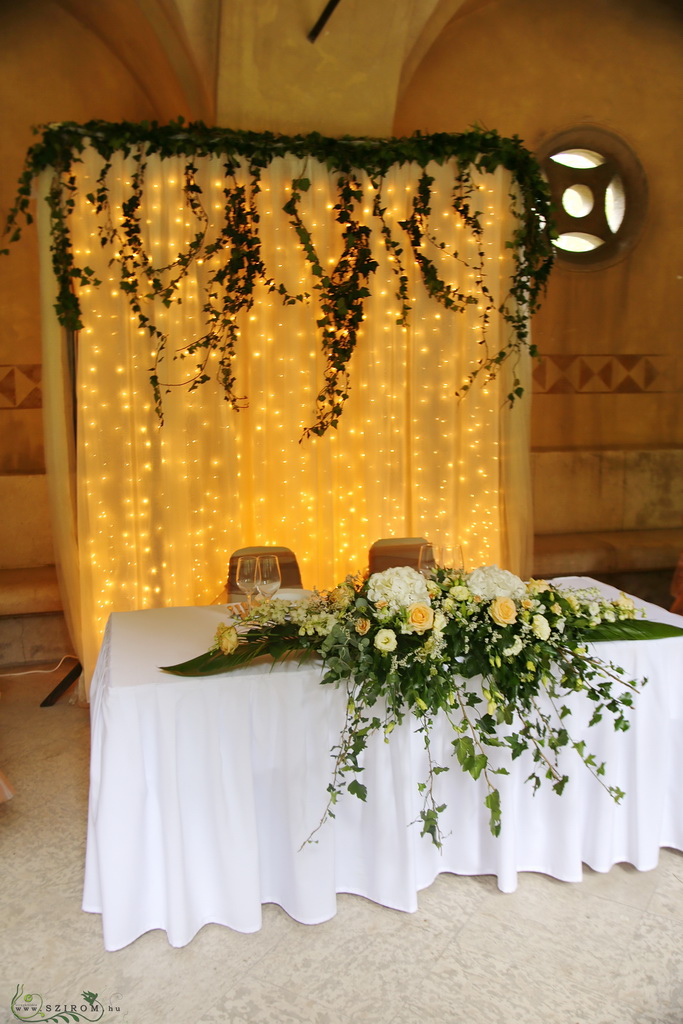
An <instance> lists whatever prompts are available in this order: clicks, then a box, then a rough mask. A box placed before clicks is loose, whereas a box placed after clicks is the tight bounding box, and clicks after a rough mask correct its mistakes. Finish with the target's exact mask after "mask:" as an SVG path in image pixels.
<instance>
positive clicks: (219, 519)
mask: <svg viewBox="0 0 683 1024" xmlns="http://www.w3.org/2000/svg"><path fill="white" fill-rule="evenodd" d="M37 176H40V181H41V189H42V192H43V194H44V197H45V199H46V203H45V204H42V203H41V204H39V215H40V217H41V218H42V220H43V234H44V236H45V239H46V241H47V240H49V261H50V263H51V267H52V271H53V276H52V279H51V280H49V279H48V277H47V276H46V275H45V278H44V280H45V291H44V295H45V301H46V303H47V302H48V301H50V302H52V301H53V302H54V308H55V310H56V312H57V322H58V323H59V324H61V325H62V326H63V327H64V328H67V330H68V331H71V332H78V370H77V387H76V393H77V406H78V444H77V449H78V469H77V473H76V484H75V488H74V492H75V498H74V504H77V506H78V509H77V528H76V530H75V531H73V533H72V536H75V537H76V541H75V545H73V544H72V547H73V546H75V547H76V548H77V549H78V561H79V569H78V578H79V581H80V585H79V591H80V605H81V622H80V628H79V626H78V615H77V614H76V613H75V614H74V616H73V622H74V626H73V633H74V635H75V637H78V636H79V635H80V636H83V637H84V638H88V637H89V638H90V639H85V640H84V642H83V643H84V647H85V653H84V659H85V660H84V663H85V664H86V667H87V664H88V663H90V664H92V662H93V660H94V656H95V654H96V651H97V646H98V643H99V638H100V635H101V631H102V628H103V625H104V622H105V621H106V617H107V615H108V613H109V611H110V610H116V609H124V608H129V607H146V606H152V605H155V604H171V603H176V604H177V603H193V602H201V601H206V600H207V599H208V600H210V599H211V596H212V594H215V593H216V592H217V591H218V590H219V589H220V581H221V580H222V579H223V578H224V575H225V566H226V562H227V558H228V556H229V554H230V551H231V550H233V549H234V548H235V547H239V546H241V545H242V544H246V543H284V544H287V545H288V546H292V547H294V548H295V550H297V554H298V555H299V557H300V561H301V562H302V569H303V571H304V582H305V584H307V585H314V584H316V585H330V584H332V583H334V582H336V579H337V576H338V575H339V574H340V573H341V575H343V573H344V572H346V571H348V570H351V569H355V568H358V567H359V564H360V565H362V564H363V563H364V561H366V559H367V554H366V552H367V545H368V544H369V543H371V542H372V541H373V540H376V539H378V537H380V536H388V535H391V534H397V535H408V534H412V533H425V534H426V535H429V537H430V539H433V540H434V541H435V542H437V541H442V542H450V543H458V542H463V541H465V542H466V544H467V546H468V549H469V550H468V552H467V554H468V559H469V560H470V561H472V562H474V561H501V562H504V563H506V564H507V567H509V568H513V569H517V570H520V568H521V566H520V564H519V562H520V559H521V558H522V557H523V556H522V555H521V554H520V545H519V544H517V546H516V545H515V542H514V541H513V540H512V539H511V537H512V534H514V529H513V530H512V531H511V530H510V522H511V521H512V519H513V518H514V515H515V514H516V515H517V516H518V519H519V518H520V517H519V512H520V506H519V504H518V502H517V499H516V498H515V497H514V495H515V493H517V494H520V493H521V492H522V491H523V490H524V487H525V486H528V480H526V481H524V472H525V470H524V466H523V463H524V457H525V456H526V454H527V452H526V449H524V441H525V435H524V428H523V427H522V430H521V434H519V436H518V437H517V440H516V441H514V443H513V433H511V431H512V432H514V429H515V427H514V424H515V422H518V423H520V424H521V423H523V422H524V414H520V413H519V411H518V409H517V407H516V408H515V409H514V410H510V409H509V408H508V409H507V410H505V409H504V408H503V406H505V405H507V406H508V407H509V406H511V405H512V404H514V403H515V399H516V398H518V397H520V396H521V394H522V392H523V390H524V384H525V375H526V374H527V373H528V359H529V356H530V355H533V354H534V349H533V346H532V344H531V342H530V338H529V316H530V315H531V313H533V311H534V310H535V308H536V307H537V305H538V302H539V298H540V295H541V293H542V291H543V288H544V286H545V283H546V281H547V277H548V274H549V272H550V268H551V265H552V248H551V242H550V229H549V224H550V214H549V206H548V193H547V190H546V186H545V183H544V182H543V179H542V177H541V175H540V171H539V169H538V166H537V164H536V163H535V161H534V159H533V157H532V156H531V155H530V154H529V153H528V152H527V151H526V150H525V149H524V147H523V146H522V145H521V144H520V142H519V140H518V139H516V138H513V139H502V138H500V137H499V136H498V134H497V133H495V132H491V131H480V130H473V131H471V132H468V133H465V134H463V135H445V134H444V135H432V136H419V135H418V136H414V137H412V138H410V139H393V140H386V141H381V140H369V139H357V140H354V139H340V140H334V139H326V138H323V137H322V136H319V135H315V134H314V135H309V136H300V137H293V138H286V137H282V136H275V135H270V134H254V133H248V132H246V133H244V132H230V131H224V130H221V129H212V128H207V127H205V126H204V125H201V124H192V125H187V126H186V125H184V124H183V123H182V122H178V123H173V124H170V125H166V126H158V125H156V124H152V125H148V124H109V123H105V122H89V123H88V124H85V125H75V124H58V125H51V126H48V127H47V128H45V129H43V130H42V136H41V139H40V141H39V142H38V143H36V145H34V146H33V147H32V148H31V150H30V151H29V154H28V157H27V162H26V167H25V170H24V173H23V175H22V178H21V179H20V183H19V194H18V198H17V202H16V204H15V206H14V208H13V209H12V211H10V215H9V221H8V228H9V231H10V237H11V240H13V241H15V240H17V238H18V237H19V235H20V227H19V220H20V218H21V217H25V218H26V219H27V220H30V217H31V214H30V197H31V193H32V189H33V180H34V178H36V177H37ZM44 255H45V257H46V259H47V245H46V246H45V250H44ZM44 319H45V323H46V327H45V347H46V351H45V357H44V359H45V363H46V365H52V366H53V367H54V366H55V365H56V364H58V365H59V366H63V361H62V360H61V359H56V357H55V349H60V351H61V344H60V339H59V336H58V332H57V331H56V330H55V326H56V323H55V320H54V317H53V316H52V317H50V316H46V317H44ZM145 381H146V383H145ZM475 384H476V386H475ZM217 389H218V392H219V393H220V394H221V395H222V397H223V398H224V399H225V402H223V403H221V402H216V391H217ZM183 390H187V391H189V392H190V395H189V396H188V397H187V398H186V399H185V400H184V401H182V402H181V400H180V398H181V395H180V392H182V391H183ZM57 393H58V394H60V395H61V394H62V391H61V389H60V386H59V383H58V382H57V381H56V382H55V384H54V386H53V400H54V404H55V405H56V406H58V407H59V415H58V417H57V419H60V418H61V419H62V420H63V418H64V417H63V412H64V410H63V407H62V404H61V399H60V401H57V400H56V399H55V394H57ZM462 396H465V397H464V398H463V397H462ZM460 399H462V400H460ZM521 404H522V405H525V404H526V403H521ZM46 405H47V406H48V407H49V406H50V400H48V399H47V397H46ZM330 427H332V428H335V429H333V430H332V431H330V430H329V428H330ZM51 430H55V425H54V423H53V424H52V427H51ZM61 432H62V434H63V432H64V430H63V428H62V431H61ZM46 440H47V439H46ZM520 440H521V444H520ZM292 442H293V445H294V446H293V447H292ZM181 449H182V451H181ZM522 449H523V450H522ZM63 453H64V446H62V456H61V457H62V458H63ZM190 456H193V457H190ZM472 459H473V460H474V461H472ZM468 460H469V461H468ZM515 460H517V462H518V465H517V467H516V468H515ZM54 468H55V469H56V468H57V467H54ZM477 475H479V476H482V475H483V478H484V479H485V481H486V486H485V487H484V488H483V489H482V488H481V487H479V485H477V486H475V485H474V484H473V483H472V480H476V477H477ZM52 476H53V479H54V478H55V477H56V478H57V479H59V477H60V472H59V471H58V472H57V473H54V472H53V474H52ZM66 476H67V474H65V473H64V472H63V466H62V471H61V477H62V478H65V477H66ZM480 482H481V481H480ZM373 489H376V490H377V491H378V494H379V497H377V498H373V497H372V494H371V492H372V491H373ZM58 490H59V486H55V492H57V491H58ZM62 498H63V495H62ZM55 503H56V504H57V505H58V506H59V507H60V508H61V509H62V510H63V509H64V508H65V507H70V505H69V503H68V502H67V503H65V502H64V501H63V500H61V499H60V498H59V496H58V495H57V493H55ZM117 505H118V507H119V513H120V514H116V513H115V511H114V510H115V509H116V507H117ZM208 505H211V506H212V515H213V518H212V519H211V520H210V521H209V520H204V519H203V520H202V523H201V526H199V525H198V523H197V519H198V517H199V518H201V517H200V515H199V513H200V511H201V513H202V515H203V514H204V510H205V506H208ZM264 505H265V506H266V507H267V508H270V509H271V510H272V514H271V515H270V517H269V515H268V514H267V512H265V511H264V508H263V506H264ZM425 506H426V507H425ZM179 507H182V508H183V509H184V510H185V512H184V515H179V513H178V509H179ZM288 507H289V510H290V513H291V515H290V517H288V515H287V514H286V513H287V509H288ZM170 509H173V515H174V516H175V517H176V518H175V519H174V520H173V521H172V520H171V518H169V517H170V512H169V510H170ZM275 511H277V515H275ZM283 511H284V513H285V514H282V513H283ZM523 511H524V514H525V515H527V516H528V501H527V507H526V508H525V509H524V510H523ZM303 517H305V519H304V518H303ZM526 528H527V526H526V525H524V524H522V525H520V526H519V531H520V532H522V533H523V532H524V529H526ZM302 529H303V530H304V531H305V539H304V535H303V534H302V532H301V531H302ZM67 532H68V531H67ZM188 534H190V535H191V538H190V539H188ZM435 534H438V536H435ZM522 546H523V545H522ZM72 589H73V588H72ZM76 604H77V602H74V605H76Z"/></svg>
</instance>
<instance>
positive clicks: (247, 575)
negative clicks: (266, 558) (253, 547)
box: [235, 555, 258, 611]
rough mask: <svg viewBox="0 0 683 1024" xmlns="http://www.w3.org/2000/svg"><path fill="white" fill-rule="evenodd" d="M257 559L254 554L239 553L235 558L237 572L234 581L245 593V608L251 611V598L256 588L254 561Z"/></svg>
mask: <svg viewBox="0 0 683 1024" xmlns="http://www.w3.org/2000/svg"><path fill="white" fill-rule="evenodd" d="M257 561H258V559H257V558H256V557H255V556H254V555H240V557H239V558H238V559H237V574H236V576H235V583H236V584H237V586H238V587H239V589H240V590H241V591H242V593H243V594H246V595H247V608H248V609H249V611H251V598H252V594H253V593H254V591H255V590H256V563H257Z"/></svg>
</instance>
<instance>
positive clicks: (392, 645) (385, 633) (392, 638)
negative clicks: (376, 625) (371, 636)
mask: <svg viewBox="0 0 683 1024" xmlns="http://www.w3.org/2000/svg"><path fill="white" fill-rule="evenodd" d="M375 647H376V648H377V650H378V651H384V652H385V653H388V652H389V651H395V650H396V634H395V633H394V631H393V629H378V630H377V633H376V635H375Z"/></svg>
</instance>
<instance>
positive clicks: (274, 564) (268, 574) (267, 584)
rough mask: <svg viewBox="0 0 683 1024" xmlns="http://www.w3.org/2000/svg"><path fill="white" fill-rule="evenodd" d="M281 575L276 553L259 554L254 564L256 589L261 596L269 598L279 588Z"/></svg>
mask: <svg viewBox="0 0 683 1024" xmlns="http://www.w3.org/2000/svg"><path fill="white" fill-rule="evenodd" d="M281 582H282V577H281V575H280V562H279V560H278V557H277V555H259V557H258V559H257V565H256V589H257V590H258V592H259V594H261V596H262V597H265V598H266V600H268V601H269V600H270V598H271V597H274V595H275V594H277V592H278V590H279V589H280V583H281Z"/></svg>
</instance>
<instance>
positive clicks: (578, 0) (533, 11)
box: [394, 0, 683, 533]
mask: <svg viewBox="0 0 683 1024" xmlns="http://www.w3.org/2000/svg"><path fill="white" fill-rule="evenodd" d="M682 114H683V10H682V9H681V7H680V5H679V4H677V3H673V2H660V0H570V2H567V3H562V4H549V3H547V0H485V2H480V3H473V2H470V3H467V4H466V5H465V6H464V7H463V8H462V10H461V12H460V14H459V15H456V16H455V17H454V18H453V19H452V20H451V22H450V23H449V25H448V26H447V28H446V29H445V30H444V32H443V33H442V34H441V35H440V36H439V38H438V39H437V40H436V42H435V43H434V44H433V46H432V47H431V49H430V50H429V52H428V53H427V55H426V56H425V58H424V59H423V61H422V63H421V64H420V66H419V67H418V68H417V69H416V71H415V73H414V75H413V77H412V80H411V81H410V82H408V83H407V84H406V88H405V91H404V93H403V95H402V96H401V98H400V99H399V103H398V106H397V113H396V119H395V123H394V131H395V134H399V135H403V134H410V133H411V132H413V131H415V130H418V129H420V130H422V131H425V132H435V131H462V130H465V129H466V128H467V127H468V126H469V125H471V124H473V123H475V122H477V123H479V124H482V125H486V126H491V127H493V128H496V129H497V130H498V131H500V132H501V134H517V135H519V136H521V138H522V140H523V141H524V142H525V144H526V145H527V146H528V147H529V148H530V149H532V150H535V149H537V148H538V147H539V145H540V144H541V143H542V142H543V140H544V139H546V138H548V137H549V136H552V135H554V134H555V133H557V132H559V131H561V130H563V129H565V128H570V127H575V126H580V125H582V124H586V125H588V124H593V125H597V126H600V127H603V128H605V129H607V130H609V131H611V132H613V133H616V134H617V135H619V136H621V138H623V139H624V140H625V141H626V142H627V143H628V144H629V145H630V147H631V148H632V149H633V150H634V151H635V153H636V155H637V156H638V158H639V159H640V162H641V164H642V165H643V167H644V170H645V174H646V176H647V179H648V184H649V206H648V213H647V217H646V220H645V225H644V228H643V230H642V232H641V235H640V237H639V240H638V242H637V244H636V246H635V247H634V248H633V249H632V250H631V252H630V253H629V254H628V255H627V256H626V257H625V258H624V259H622V260H621V262H619V263H617V264H615V265H613V266H611V267H608V268H606V269H603V270H592V271H576V270H573V269H567V268H566V267H563V266H562V264H561V262H558V264H557V265H556V268H555V269H554V271H553V274H552V275H551V279H550V285H549V289H548V293H547V296H546V299H545V302H544V304H543V307H542V309H541V311H540V312H539V313H538V315H537V316H536V317H535V319H534V323H533V329H532V336H533V340H534V341H535V343H536V345H537V346H538V348H539V349H540V352H541V355H542V357H543V360H542V362H541V363H540V364H539V365H538V366H537V367H536V372H535V383H534V394H533V414H532V419H533V422H532V445H533V447H534V449H535V450H536V452H538V453H544V455H545V458H543V459H539V460H536V461H535V462H534V468H535V471H536V472H537V473H538V472H540V471H541V469H542V471H543V474H544V480H545V481H547V480H550V479H552V481H553V486H552V488H546V487H545V486H544V485H543V482H542V481H541V480H540V479H537V482H536V502H535V513H536V523H535V526H536V531H537V532H540V533H552V532H561V531H567V530H571V529H573V530H575V531H582V530H584V531H585V530H590V529H595V528H596V526H595V518H596V515H597V516H598V517H599V515H600V513H599V511H598V510H599V509H600V508H601V507H604V506H603V501H604V498H605V493H604V486H607V487H608V490H609V492H610V495H611V497H610V501H609V503H608V508H607V518H608V519H609V520H610V521H613V526H612V528H613V529H623V528H626V527H625V526H624V523H625V522H626V520H637V522H638V525H639V528H641V529H642V528H652V529H656V528H659V527H661V525H662V524H661V523H660V522H659V518H658V514H657V512H656V509H657V508H658V507H661V508H666V510H667V520H668V525H672V523H671V520H673V524H674V525H680V521H681V516H682V515H683V505H682V504H681V496H680V493H679V491H678V490H676V488H675V481H676V480H677V478H678V473H679V471H680V456H681V449H682V448H683V401H682V398H683V396H682V391H683V363H682V357H681V340H682V339H681V313H680V311H681V308H682V301H683V236H682V235H681V232H680V224H681V221H682V220H683V194H682V193H681V189H680V182H679V177H680V175H679V174H678V171H677V168H678V167H679V166H680V165H681V160H682V159H683V134H682V133H681V131H680V124H681V115H682ZM624 451H632V452H633V453H636V452H637V453H638V454H637V457H635V456H634V457H633V458H627V459H626V460H624V457H623V452H624ZM620 453H621V454H620ZM648 461H649V462H650V463H651V466H650V470H649V471H647V472H646V471H645V470H644V463H648ZM643 474H645V475H643ZM550 495H552V498H550ZM636 505H637V506H639V507H638V508H634V506H636ZM591 509H593V512H592V513H591ZM558 510H561V511H558ZM660 518H661V516H660Z"/></svg>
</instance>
